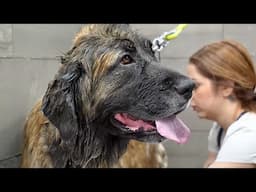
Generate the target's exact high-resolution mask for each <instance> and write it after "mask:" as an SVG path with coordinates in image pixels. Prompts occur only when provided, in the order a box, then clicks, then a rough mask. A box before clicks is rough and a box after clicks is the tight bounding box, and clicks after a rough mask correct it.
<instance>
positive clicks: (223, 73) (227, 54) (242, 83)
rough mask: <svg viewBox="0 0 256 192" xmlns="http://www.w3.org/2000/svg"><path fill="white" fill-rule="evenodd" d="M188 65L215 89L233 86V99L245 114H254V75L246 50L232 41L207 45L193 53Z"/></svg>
mask: <svg viewBox="0 0 256 192" xmlns="http://www.w3.org/2000/svg"><path fill="white" fill-rule="evenodd" d="M189 62H190V63H191V64H193V65H195V66H196V68H197V69H198V70H199V72H200V73H201V74H202V75H203V76H205V77H207V78H209V79H211V80H213V82H215V84H216V85H218V84H221V83H222V84H223V83H225V82H227V80H229V81H232V82H234V84H235V86H234V92H233V94H234V96H235V97H236V98H237V99H238V100H239V101H240V102H241V104H242V107H243V108H244V109H245V110H248V111H255V112H256V93H254V89H255V86H256V74H255V69H254V66H253V65H254V64H253V61H252V58H251V56H250V54H249V52H248V50H247V49H246V48H245V47H244V46H243V45H241V44H240V43H238V42H236V41H234V40H223V41H218V42H214V43H211V44H208V45H206V46H204V47H202V48H201V49H200V50H198V51H197V52H196V53H194V54H193V55H192V56H191V57H190V58H189Z"/></svg>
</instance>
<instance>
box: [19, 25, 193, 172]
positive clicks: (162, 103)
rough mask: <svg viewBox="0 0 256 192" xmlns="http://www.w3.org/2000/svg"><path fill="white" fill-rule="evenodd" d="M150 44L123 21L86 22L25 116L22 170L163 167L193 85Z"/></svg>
mask: <svg viewBox="0 0 256 192" xmlns="http://www.w3.org/2000/svg"><path fill="white" fill-rule="evenodd" d="M151 47H152V42H151V41H150V40H149V39H147V38H145V37H143V36H142V35H141V34H139V33H138V32H137V31H135V30H132V29H131V28H130V27H129V25H126V24H90V25H86V26H84V27H83V28H82V29H81V30H80V32H78V33H77V35H76V36H75V38H74V42H73V45H72V48H71V49H70V50H69V51H68V52H67V53H66V54H64V56H63V57H62V58H61V67H60V69H59V70H58V72H57V74H56V75H55V77H54V79H53V81H51V82H50V83H49V85H48V88H47V91H46V92H45V94H44V95H43V98H42V99H41V100H40V101H39V102H38V103H37V104H36V105H35V107H34V108H33V109H32V112H31V113H30V115H29V116H28V117H27V119H26V123H25V131H24V146H23V152H22V160H21V167H36V168H41V167H42V168H44V167H45V168H68V167H71V168H101V167H127V168H128V167H166V166H167V156H166V151H165V150H164V148H163V145H162V141H164V140H165V139H172V140H175V141H176V142H179V143H184V142H186V140H187V139H188V137H189V133H190V131H189V129H188V128H187V127H185V126H184V125H182V122H181V121H180V120H179V119H178V118H177V117H176V115H177V114H178V113H180V112H181V111H183V110H184V109H185V108H186V106H187V103H188V101H189V100H190V98H191V95H192V90H193V87H194V83H193V82H192V81H191V80H190V79H188V78H187V77H186V76H184V75H182V74H180V73H178V72H176V71H172V70H169V69H166V68H163V67H161V66H160V61H159V58H158V57H156V54H155V52H154V51H153V50H152V48H151Z"/></svg>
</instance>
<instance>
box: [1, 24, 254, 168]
mask: <svg viewBox="0 0 256 192" xmlns="http://www.w3.org/2000/svg"><path fill="white" fill-rule="evenodd" d="M81 26H82V24H0V167H18V165H19V160H20V152H21V143H22V134H23V133H22V131H23V125H24V121H25V118H26V115H27V114H28V112H29V111H30V109H31V107H32V106H33V105H34V103H35V102H36V101H37V100H38V99H39V98H40V97H41V96H42V94H43V93H44V91H45V90H46V88H47V84H48V82H49V81H50V80H51V79H52V78H53V76H54V74H55V73H56V71H57V69H58V67H59V56H61V55H62V54H63V53H64V52H66V51H68V49H69V48H70V47H71V42H72V39H73V37H74V35H75V33H76V32H77V31H78V30H79V29H80V27H81ZM175 26H176V24H132V27H133V28H135V29H137V30H138V31H139V32H140V33H142V34H145V35H146V36H148V37H149V38H150V39H153V38H155V37H156V36H158V35H159V34H162V33H163V32H165V31H169V30H171V29H173V28H174V27H175ZM255 32H256V25H255V24H190V25H189V26H188V27H187V28H186V29H185V30H184V32H183V33H182V34H181V35H180V37H178V38H177V39H175V40H173V41H172V42H170V43H169V45H168V46H167V48H165V49H164V50H163V51H162V52H161V58H162V61H163V64H164V65H166V66H167V67H169V68H171V69H175V70H178V71H180V72H181V73H184V74H186V65H187V60H188V57H189V56H190V55H191V54H192V53H193V52H194V51H196V50H197V49H198V48H200V47H201V46H202V45H204V44H206V43H209V42H212V41H215V40H220V39H224V38H233V39H236V40H238V41H241V42H242V43H244V44H245V45H246V46H247V47H248V48H249V50H250V51H251V54H252V55H253V56H254V57H255V51H256V39H255ZM179 116H180V118H181V119H183V120H184V122H185V123H186V124H187V125H188V126H189V127H190V128H191V130H192V135H191V139H190V140H189V142H188V143H186V144H185V145H178V144H175V143H174V142H171V141H166V142H164V144H165V146H166V148H167V150H168V155H169V167H170V168H200V167H202V164H203V161H204V160H205V158H206V155H207V135H208V131H209V128H210V126H211V122H210V121H207V120H200V119H198V118H197V116H196V114H195V113H194V112H192V111H191V109H188V110H187V111H185V112H183V113H182V114H180V115H179Z"/></svg>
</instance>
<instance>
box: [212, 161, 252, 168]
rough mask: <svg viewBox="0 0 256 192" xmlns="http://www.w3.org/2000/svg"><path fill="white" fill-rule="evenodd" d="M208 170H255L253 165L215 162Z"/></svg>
mask: <svg viewBox="0 0 256 192" xmlns="http://www.w3.org/2000/svg"><path fill="white" fill-rule="evenodd" d="M208 168H255V165H254V164H251V163H231V162H213V163H212V164H211V165H210V166H209V167H208Z"/></svg>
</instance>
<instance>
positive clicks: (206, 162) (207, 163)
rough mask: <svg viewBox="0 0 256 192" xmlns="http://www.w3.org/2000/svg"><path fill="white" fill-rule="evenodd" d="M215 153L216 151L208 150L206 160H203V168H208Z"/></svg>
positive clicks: (214, 157)
mask: <svg viewBox="0 0 256 192" xmlns="http://www.w3.org/2000/svg"><path fill="white" fill-rule="evenodd" d="M216 157H217V153H216V152H211V151H209V152H208V157H207V160H206V161H205V162H204V168H208V167H209V166H210V165H211V164H212V163H213V162H214V161H215V159H216Z"/></svg>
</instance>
